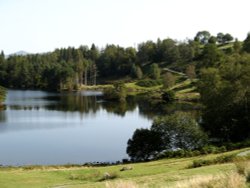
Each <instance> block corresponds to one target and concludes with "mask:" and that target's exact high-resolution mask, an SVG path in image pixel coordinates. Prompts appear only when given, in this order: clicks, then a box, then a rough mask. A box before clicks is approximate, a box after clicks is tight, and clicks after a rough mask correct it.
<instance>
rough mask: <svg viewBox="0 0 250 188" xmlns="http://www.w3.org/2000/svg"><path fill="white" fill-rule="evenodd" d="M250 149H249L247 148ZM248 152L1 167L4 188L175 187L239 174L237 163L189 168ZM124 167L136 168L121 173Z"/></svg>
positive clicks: (0, 183)
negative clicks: (114, 162)
mask: <svg viewBox="0 0 250 188" xmlns="http://www.w3.org/2000/svg"><path fill="white" fill-rule="evenodd" d="M247 149H250V148H247ZM245 150H246V149H242V150H236V151H232V152H228V153H224V154H211V155H206V156H198V157H191V158H179V159H163V160H158V161H153V162H146V163H134V164H126V165H115V166H107V167H70V168H66V167H65V166H35V167H29V168H27V167H16V168H14V167H9V168H7V167H1V168H0V187H1V188H16V187H18V188H26V187H32V188H38V187H58V188H64V187H67V188H79V187H90V188H92V187H97V188H98V187H119V186H120V185H121V186H120V187H131V188H133V187H155V188H158V187H175V185H176V184H177V183H181V182H185V181H187V180H189V179H194V178H197V177H199V178H200V177H211V176H218V175H220V174H227V173H231V172H232V171H236V167H235V164H234V163H232V162H230V163H224V164H216V165H209V166H204V167H199V168H188V166H189V165H191V164H192V162H193V161H194V160H197V159H213V158H216V157H218V156H220V155H225V154H226V155H227V154H232V153H240V152H242V151H245ZM124 166H130V167H132V168H133V169H132V170H127V171H120V169H121V168H122V167H124ZM105 173H109V174H113V175H114V177H115V179H113V180H106V181H100V179H101V178H102V177H103V174H105Z"/></svg>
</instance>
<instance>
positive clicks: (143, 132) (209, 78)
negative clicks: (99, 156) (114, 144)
mask: <svg viewBox="0 0 250 188" xmlns="http://www.w3.org/2000/svg"><path fill="white" fill-rule="evenodd" d="M204 34H206V35H205V36H208V35H207V33H203V35H204ZM208 39H209V38H208ZM196 40H198V39H196ZM199 40H200V41H199V42H200V43H204V46H203V50H202V52H201V53H200V58H199V59H197V61H196V63H195V64H196V68H197V70H196V71H195V74H193V73H194V71H193V70H194V69H195V67H193V65H194V64H192V65H189V66H188V67H187V70H186V72H187V74H189V77H190V78H192V77H194V76H198V79H199V81H198V91H199V93H200V95H201V99H200V102H201V103H202V104H203V106H204V108H203V109H202V115H201V118H200V120H199V125H198V124H197V122H195V121H194V119H192V118H191V117H190V116H188V115H185V114H174V115H170V116H167V117H165V118H161V119H156V120H155V121H154V123H153V125H152V127H151V129H150V130H148V129H138V130H136V131H135V132H134V135H133V137H132V138H131V139H130V140H129V141H128V147H127V153H128V154H129V156H130V157H131V159H133V160H147V159H150V158H152V157H154V156H155V155H157V154H159V153H160V152H162V151H164V150H174V149H184V150H193V149H199V148H201V147H202V145H204V144H205V143H206V139H204V138H206V136H207V137H208V140H207V141H208V142H210V144H211V143H212V144H216V145H223V144H225V143H230V142H245V141H247V140H248V139H250V106H249V104H250V85H249V84H250V34H248V36H247V38H246V39H245V40H244V41H243V43H240V42H239V41H237V40H236V41H235V42H234V43H233V45H232V47H230V48H231V50H230V51H223V50H222V49H220V48H219V47H218V45H216V43H211V41H210V42H209V40H205V39H204V37H203V38H202V37H200V38H199ZM196 73H197V75H196ZM166 77H171V76H169V75H168V76H167V75H166ZM167 80H170V79H167ZM166 87H169V85H166Z"/></svg>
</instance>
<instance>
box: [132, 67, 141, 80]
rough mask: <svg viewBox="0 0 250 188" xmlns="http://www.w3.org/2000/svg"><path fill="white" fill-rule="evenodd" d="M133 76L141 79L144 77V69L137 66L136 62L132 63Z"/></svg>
mask: <svg viewBox="0 0 250 188" xmlns="http://www.w3.org/2000/svg"><path fill="white" fill-rule="evenodd" d="M130 75H131V77H132V78H137V79H141V78H142V77H143V73H142V70H141V68H140V67H139V66H136V65H135V64H133V65H132V68H131V73H130Z"/></svg>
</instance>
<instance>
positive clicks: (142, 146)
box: [127, 129, 164, 161]
mask: <svg viewBox="0 0 250 188" xmlns="http://www.w3.org/2000/svg"><path fill="white" fill-rule="evenodd" d="M163 148H164V146H163V142H162V140H161V137H160V135H159V133H158V132H154V131H151V130H148V129H136V130H135V132H134V134H133V136H132V138H131V139H129V140H128V146H127V154H128V155H129V156H130V157H131V159H132V160H135V161H141V160H147V159H150V158H152V157H154V156H155V155H156V154H157V153H158V152H159V151H161V150H162V149H163Z"/></svg>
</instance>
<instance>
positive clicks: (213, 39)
mask: <svg viewBox="0 0 250 188" xmlns="http://www.w3.org/2000/svg"><path fill="white" fill-rule="evenodd" d="M216 42H217V38H216V37H214V36H211V37H210V38H209V39H208V43H210V44H216Z"/></svg>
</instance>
